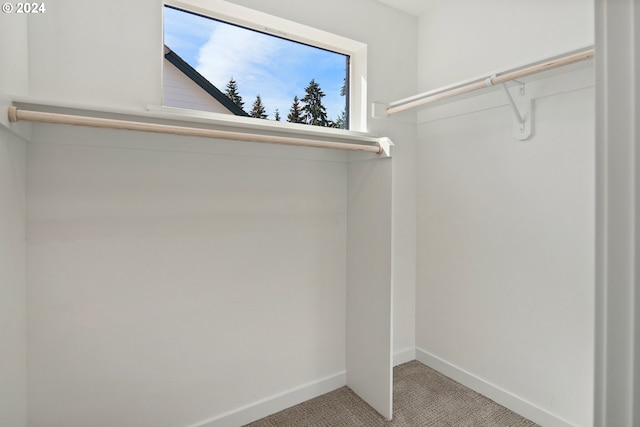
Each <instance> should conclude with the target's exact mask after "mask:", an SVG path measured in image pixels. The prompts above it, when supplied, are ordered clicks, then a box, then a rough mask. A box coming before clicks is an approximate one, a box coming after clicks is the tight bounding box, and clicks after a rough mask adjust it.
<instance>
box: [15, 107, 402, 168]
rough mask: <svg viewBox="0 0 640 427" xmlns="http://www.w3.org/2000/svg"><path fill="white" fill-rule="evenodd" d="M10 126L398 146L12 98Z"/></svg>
mask: <svg viewBox="0 0 640 427" xmlns="http://www.w3.org/2000/svg"><path fill="white" fill-rule="evenodd" d="M12 100H13V102H12V104H13V105H12V106H10V107H9V108H8V109H7V115H8V118H9V122H18V121H32V122H40V123H55V124H67V125H77V126H90V127H98V128H112V129H122V130H133V131H142V132H155V133H168V134H174V135H184V136H197V137H206V138H216V139H226V140H234V141H246V142H258V143H268V144H280V145H294V146H304V147H314V148H330V149H337V150H347V151H361V152H369V153H375V154H379V155H383V156H385V157H388V156H389V155H390V153H389V151H390V146H391V145H393V143H392V142H391V141H390V140H389V138H386V137H378V136H376V135H372V134H369V133H365V132H356V131H348V130H343V129H331V128H319V127H313V126H308V125H296V124H292V123H271V122H268V121H265V123H256V122H257V121H256V120H255V119H252V118H237V117H233V118H232V119H229V118H225V117H219V116H220V115H217V114H213V113H202V112H197V111H192V110H180V109H174V108H165V107H155V106H149V107H147V111H137V110H121V109H110V108H96V107H91V106H81V105H72V104H64V103H53V102H47V101H36V100H33V99H30V98H21V97H17V96H16V97H12Z"/></svg>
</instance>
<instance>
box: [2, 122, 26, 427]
mask: <svg viewBox="0 0 640 427" xmlns="http://www.w3.org/2000/svg"><path fill="white" fill-rule="evenodd" d="M25 174H26V143H25V141H23V140H22V139H20V138H18V137H17V136H15V135H13V134H11V133H9V132H8V131H7V130H6V129H5V128H4V127H2V126H1V125H0V354H1V355H2V356H0V378H2V381H1V382H0V424H3V425H8V426H9V425H10V426H16V427H20V426H26V414H27V399H26V397H27V395H26V315H25V310H26V249H25V194H26V193H25V189H26V186H25Z"/></svg>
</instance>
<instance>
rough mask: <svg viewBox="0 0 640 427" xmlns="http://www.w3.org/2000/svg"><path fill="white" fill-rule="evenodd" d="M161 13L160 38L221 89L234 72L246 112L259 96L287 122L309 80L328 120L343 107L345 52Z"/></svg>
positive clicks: (270, 111)
mask: <svg viewBox="0 0 640 427" xmlns="http://www.w3.org/2000/svg"><path fill="white" fill-rule="evenodd" d="M164 12H165V18H164V24H165V25H164V43H165V44H166V45H167V46H169V47H170V48H171V50H173V51H174V52H176V53H177V54H178V55H180V56H181V57H182V59H184V60H185V61H187V62H188V63H189V64H190V65H191V66H192V67H194V68H195V69H196V70H198V72H199V73H200V74H202V75H203V76H205V77H206V78H207V79H208V80H209V81H210V82H211V83H213V84H214V85H215V86H216V87H218V89H220V90H221V91H223V92H224V91H225V90H226V86H227V83H228V82H229V79H230V78H231V77H233V78H234V79H235V80H236V81H237V82H238V90H239V92H240V95H241V96H242V99H243V101H244V110H245V111H247V112H249V110H251V106H252V105H253V102H254V100H255V99H256V95H260V98H262V103H263V104H264V105H265V108H266V110H267V114H268V115H269V118H270V119H273V116H274V111H275V108H276V107H277V108H278V110H279V111H280V115H281V116H282V120H283V121H286V119H287V114H289V109H290V108H291V104H292V102H293V97H294V96H295V95H297V96H298V98H300V99H302V97H304V94H305V92H304V88H305V87H307V85H308V84H309V82H310V81H311V79H315V80H316V82H318V84H319V85H320V87H321V88H322V91H323V92H324V93H325V97H324V98H323V100H322V101H323V104H324V105H325V107H326V108H327V115H328V117H329V119H331V120H335V119H336V118H337V117H338V116H339V115H340V113H341V112H342V111H343V110H344V107H345V97H344V96H340V89H341V88H342V84H343V79H344V76H345V70H346V56H344V55H340V54H336V53H333V52H328V51H325V50H322V49H318V48H314V47H310V46H306V45H303V44H300V43H295V42H292V41H289V40H284V39H281V38H278V37H273V36H269V35H266V34H262V33H259V32H256V31H251V30H246V29H243V28H240V27H236V26H233V25H229V24H225V23H222V22H219V21H216V20H213V19H208V18H204V17H201V16H197V15H194V14H191V13H186V12H182V11H179V10H175V9H172V8H168V7H165V11H164Z"/></svg>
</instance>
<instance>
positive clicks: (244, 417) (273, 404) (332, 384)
mask: <svg viewBox="0 0 640 427" xmlns="http://www.w3.org/2000/svg"><path fill="white" fill-rule="evenodd" d="M345 385H347V373H346V372H345V371H343V372H340V373H337V374H334V375H330V376H328V377H325V378H322V379H320V380H317V381H313V382H311V383H308V384H305V385H302V386H300V387H296V388H293V389H291V390H287V391H285V392H283V393H279V394H276V395H274V396H271V397H267V398H265V399H262V400H259V401H257V402H254V403H251V404H249V405H246V406H243V407H240V408H237V409H234V410H233V411H230V412H227V413H225V414H222V415H218V416H216V417H214V418H210V419H208V420H205V421H201V422H199V423H197V424H193V425H192V426H190V427H239V426H243V425H245V424H248V423H250V422H253V421H256V420H259V419H260V418H264V417H266V416H267V415H271V414H275V413H276V412H279V411H282V410H283V409H287V408H289V407H291V406H294V405H297V404H298V403H302V402H304V401H306V400H309V399H313V398H314V397H318V396H320V395H323V394H325V393H329V392H330V391H333V390H336V389H338V388H340V387H343V386H345Z"/></svg>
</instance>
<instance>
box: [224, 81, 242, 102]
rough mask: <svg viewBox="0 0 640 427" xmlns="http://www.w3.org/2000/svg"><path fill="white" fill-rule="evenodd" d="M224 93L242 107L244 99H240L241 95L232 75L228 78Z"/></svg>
mask: <svg viewBox="0 0 640 427" xmlns="http://www.w3.org/2000/svg"><path fill="white" fill-rule="evenodd" d="M225 94H226V95H227V96H228V97H229V99H230V100H231V101H233V103H234V104H236V105H237V106H238V107H240V108H243V107H244V101H242V97H241V96H240V94H239V93H238V83H237V82H236V81H235V80H234V79H233V77H231V80H229V83H227V91H226V92H225Z"/></svg>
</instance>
